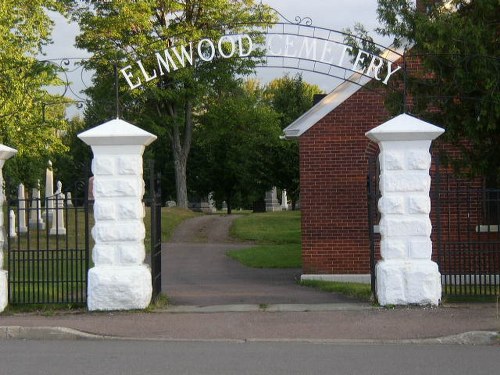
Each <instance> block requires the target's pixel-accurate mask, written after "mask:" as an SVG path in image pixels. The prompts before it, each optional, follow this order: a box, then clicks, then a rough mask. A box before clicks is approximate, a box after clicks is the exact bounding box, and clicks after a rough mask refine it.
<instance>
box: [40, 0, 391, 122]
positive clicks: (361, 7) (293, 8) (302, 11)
mask: <svg viewBox="0 0 500 375" xmlns="http://www.w3.org/2000/svg"><path fill="white" fill-rule="evenodd" d="M263 2H264V3H267V4H269V5H270V6H272V7H273V8H275V9H276V10H278V11H279V12H280V13H281V14H283V16H285V17H286V18H287V19H289V20H290V21H293V20H294V19H295V17H296V16H299V17H301V18H304V17H309V18H311V20H312V25H313V26H318V27H324V28H327V29H333V30H339V31H342V30H343V29H345V28H348V27H350V28H352V27H353V26H354V24H355V23H357V22H359V23H361V24H363V25H364V26H365V28H366V29H367V30H369V31H373V30H374V29H375V28H376V27H377V26H378V21H377V15H376V8H377V0H307V1H304V0H263ZM52 16H53V19H54V21H55V23H56V25H55V29H54V32H53V35H52V39H53V43H52V45H50V46H49V47H48V48H46V49H45V51H46V55H45V58H47V59H49V58H55V59H59V58H63V57H66V58H77V57H85V56H87V53H86V51H82V50H78V49H77V48H75V47H74V43H75V36H76V35H77V34H78V32H79V29H78V25H77V24H76V23H74V22H68V21H67V20H65V19H64V18H63V17H62V16H60V15H58V14H52ZM372 36H373V37H374V39H375V40H376V41H378V42H380V43H382V44H387V40H384V39H377V36H376V35H375V33H372ZM378 38H380V37H378ZM282 74H283V72H282V71H278V70H275V69H261V70H259V71H258V73H257V78H258V79H260V80H262V81H263V82H266V81H268V80H270V79H272V78H275V77H277V76H280V75H282ZM303 77H304V80H305V81H307V82H310V83H314V84H317V85H319V86H320V87H321V88H322V89H323V90H324V91H325V92H330V91H332V90H333V89H334V88H335V87H336V86H337V85H338V84H339V83H340V82H339V81H336V80H333V79H331V78H328V77H325V76H321V75H317V74H313V73H303ZM69 79H70V81H71V82H72V85H71V89H72V91H73V92H75V94H77V95H79V94H78V92H79V91H80V90H82V89H83V88H84V86H85V85H89V84H90V78H89V77H88V75H87V76H83V77H82V76H81V71H76V72H75V73H73V74H70V75H69ZM70 96H73V97H74V95H72V94H71V93H70ZM75 111H76V110H75V109H71V110H70V111H69V112H70V113H69V114H68V115H69V116H71V115H73V114H76V112H75Z"/></svg>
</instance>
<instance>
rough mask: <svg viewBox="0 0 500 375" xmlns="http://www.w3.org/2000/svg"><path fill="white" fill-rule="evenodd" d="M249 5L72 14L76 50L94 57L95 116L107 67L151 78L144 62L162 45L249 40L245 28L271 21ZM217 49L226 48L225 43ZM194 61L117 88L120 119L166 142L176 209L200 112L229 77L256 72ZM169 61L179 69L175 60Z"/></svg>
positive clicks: (120, 3)
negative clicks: (243, 36) (133, 67)
mask: <svg viewBox="0 0 500 375" xmlns="http://www.w3.org/2000/svg"><path fill="white" fill-rule="evenodd" d="M253 5H254V1H253V0H243V1H232V0H185V1H150V0H137V1H133V2H132V1H129V0H115V1H112V2H104V1H103V2H94V3H93V4H92V5H91V6H86V7H83V8H81V9H80V10H79V11H78V12H77V13H76V14H77V17H76V18H77V19H78V21H79V24H80V27H81V30H82V33H81V34H80V35H79V37H78V38H77V45H78V46H79V47H80V48H86V49H87V50H88V51H89V52H92V53H93V58H92V59H91V60H89V61H88V62H87V66H88V67H90V68H92V69H94V70H95V71H96V74H95V79H94V87H92V88H91V89H90V90H88V94H89V96H90V98H91V100H92V101H93V110H94V112H98V111H96V110H95V109H96V106H99V105H100V104H101V103H102V102H106V101H107V100H106V98H109V97H110V96H112V94H113V90H112V87H113V85H112V79H113V78H112V67H111V65H112V64H115V65H116V66H118V67H127V66H128V64H131V62H136V61H138V60H141V61H142V62H143V63H144V67H145V69H146V70H147V71H149V72H151V71H152V69H153V67H154V61H151V59H149V60H148V61H146V60H145V58H146V57H147V56H151V54H153V56H154V51H155V50H158V51H160V53H161V50H163V49H165V47H167V48H175V47H176V46H177V47H178V48H181V46H183V45H184V46H185V45H188V44H189V43H190V42H192V41H198V40H201V39H203V38H209V39H211V40H217V39H218V38H220V37H221V36H222V35H224V34H225V32H226V30H231V31H232V32H236V33H238V32H245V31H248V32H249V33H252V34H255V31H250V30H248V29H249V28H250V25H251V24H255V23H261V22H262V21H263V20H264V21H265V20H270V16H269V11H268V10H267V8H266V7H263V8H260V9H261V11H263V12H261V11H257V10H256V9H255V8H254V7H253ZM223 48H230V46H228V45H227V43H224V45H223ZM177 51H178V52H179V51H180V53H182V51H181V50H180V49H178V50H177ZM194 55H195V56H194V60H195V61H194V62H193V64H192V66H185V67H183V68H182V69H179V70H176V71H169V72H168V74H164V75H162V76H161V77H158V79H155V80H151V81H149V82H142V83H143V85H142V86H141V87H140V88H136V89H135V90H130V89H129V88H128V87H123V86H122V87H121V88H120V91H121V93H120V97H121V105H122V108H121V109H122V114H123V115H125V116H126V117H127V119H128V120H129V121H133V120H135V121H134V122H136V123H137V124H138V125H139V126H143V127H145V128H147V129H148V130H150V131H152V132H153V133H155V134H157V135H159V137H160V138H167V139H168V140H169V142H170V148H171V150H172V153H173V159H174V166H175V180H176V195H177V204H178V206H180V207H187V204H188V201H187V184H186V168H187V162H188V156H189V152H190V149H191V142H192V133H193V126H194V124H195V123H196V119H197V114H198V113H199V108H200V107H201V105H202V104H203V102H204V100H206V98H207V97H210V95H213V94H214V92H216V91H217V90H218V89H219V88H220V87H221V86H224V85H226V84H227V83H228V82H229V83H230V82H231V78H232V77H233V76H235V75H245V74H248V73H250V72H251V71H252V68H253V67H254V66H255V61H254V60H253V59H251V58H248V59H234V58H231V59H215V60H214V61H212V62H206V61H203V59H201V58H200V56H199V53H198V51H195V52H194ZM174 58H175V56H174ZM153 60H154V59H153ZM174 63H175V64H177V65H182V64H181V63H180V58H175V61H174ZM174 70H175V69H174ZM128 72H129V71H127V73H128ZM130 74H132V73H130ZM108 113H109V112H108ZM112 114H113V115H114V113H112Z"/></svg>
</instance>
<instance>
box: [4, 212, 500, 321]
mask: <svg viewBox="0 0 500 375" xmlns="http://www.w3.org/2000/svg"><path fill="white" fill-rule="evenodd" d="M242 213H243V214H240V215H238V214H236V215H234V217H235V220H233V221H232V225H231V226H230V228H229V235H230V238H231V239H232V240H234V241H239V242H242V243H248V244H250V246H249V247H246V248H243V249H231V248H230V247H229V250H228V251H227V252H226V253H227V256H229V257H230V258H232V259H234V260H237V261H239V262H240V263H241V264H243V265H244V266H246V267H252V268H261V269H287V268H296V269H298V268H300V267H301V265H302V261H301V244H300V211H281V212H268V213H249V212H242ZM83 215H84V213H83V212H78V214H77V215H75V216H71V215H68V216H69V217H66V218H65V220H66V227H67V229H68V230H67V235H66V236H47V234H46V232H45V231H31V232H29V233H28V234H27V235H26V234H25V235H20V236H18V238H17V239H15V241H14V243H13V244H12V245H11V246H13V247H20V248H22V247H23V246H24V245H25V243H26V242H29V241H31V242H32V243H35V242H37V243H39V244H42V246H45V245H46V246H47V247H48V246H49V244H50V246H52V247H54V246H56V247H58V246H61V248H62V249H65V250H64V251H61V252H59V253H58V254H59V255H58V256H59V258H58V259H57V262H55V263H54V262H40V260H42V261H43V259H40V258H39V255H36V253H30V254H26V256H27V257H32V258H33V259H30V260H31V262H27V263H26V264H27V265H28V266H27V267H35V265H36V264H37V263H40V264H41V265H40V266H36V267H35V268H34V270H32V271H31V274H32V277H33V278H39V277H42V278H44V277H46V278H47V279H51V276H52V274H53V273H56V274H59V275H62V276H67V275H70V276H71V275H75V274H78V273H82V272H85V270H84V267H83V266H82V262H81V261H80V260H79V258H78V256H79V255H78V254H77V252H74V251H67V250H66V249H68V248H70V247H71V246H69V247H68V246H67V244H68V243H70V244H71V243H77V242H78V237H79V236H77V235H75V232H76V231H78V230H80V231H81V228H80V226H79V224H78V223H82V222H83V221H84V217H83ZM221 215H224V214H223V213H217V214H209V215H208V216H215V217H216V216H221ZM200 216H203V214H201V213H195V212H193V211H190V210H184V209H180V208H163V209H162V242H163V243H166V242H168V241H169V240H170V239H171V238H172V236H173V233H174V231H175V229H176V228H177V227H178V226H179V225H180V224H181V223H183V222H185V221H186V220H189V219H192V218H196V217H200ZM207 219H208V218H207ZM89 221H90V223H89V225H90V228H91V227H92V226H93V219H92V215H90V217H89ZM145 227H146V240H145V245H146V252H147V254H148V255H147V256H149V251H150V233H149V232H150V210H149V209H146V217H145ZM75 228H77V229H75ZM188 228H189V227H188ZM194 231H196V229H194ZM185 235H186V234H185ZM187 235H189V234H187ZM193 235H198V236H200V235H199V233H198V234H193ZM225 235H226V236H227V234H222V236H225ZM90 241H91V243H90V249H92V246H93V243H92V239H90ZM197 241H201V242H205V241H207V240H206V238H203V236H201V237H199V238H198V239H197ZM76 247H78V245H77V246H76ZM193 256H196V255H193ZM4 259H5V260H4V267H6V266H7V265H8V256H7V254H5V256H4ZM90 262H91V263H90V265H89V266H90V267H92V261H91V260H90ZM18 272H20V273H21V274H23V273H24V272H26V274H29V273H30V272H29V271H28V270H20V271H18ZM297 282H298V283H300V284H301V285H303V286H307V287H313V288H317V289H319V290H322V291H325V292H332V293H340V294H343V295H346V296H350V297H354V298H356V299H358V300H362V301H370V300H371V298H372V296H371V290H370V286H369V285H367V284H359V283H345V282H328V281H316V280H307V281H302V282H300V281H297ZM43 285H44V284H42V287H41V289H40V290H38V291H37V293H38V294H42V295H43V294H44V293H47V294H50V293H57V292H58V291H57V290H56V291H54V289H53V287H51V285H47V290H44V287H43ZM23 287H24V286H23V285H19V286H18V288H23ZM73 288H74V293H75V294H78V293H83V288H84V284H83V283H81V282H75V283H74V285H73ZM167 292H168V291H167ZM167 300H168V296H165V295H163V296H162V298H161V299H160V300H159V301H157V303H155V304H152V305H151V306H150V308H149V309H150V310H154V309H155V308H163V307H165V305H166V304H167V303H168V302H167ZM496 300H498V297H496V298H495V297H490V298H486V297H482V298H473V297H469V298H461V299H457V298H455V299H449V298H448V299H447V300H445V302H495V301H496ZM19 302H22V301H19ZM83 307H84V306H82V305H81V304H78V303H75V304H63V305H58V304H53V305H36V304H35V305H22V304H20V305H11V306H10V307H9V308H8V309H7V311H6V313H9V312H10V313H12V312H16V311H42V312H43V313H47V314H50V313H51V312H53V311H57V310H66V309H81V308H83Z"/></svg>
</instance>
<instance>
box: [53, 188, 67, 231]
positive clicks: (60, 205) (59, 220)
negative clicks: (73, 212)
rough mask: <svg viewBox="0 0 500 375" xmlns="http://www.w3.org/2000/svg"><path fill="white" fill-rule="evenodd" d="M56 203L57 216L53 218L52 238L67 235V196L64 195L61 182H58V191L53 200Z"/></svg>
mask: <svg viewBox="0 0 500 375" xmlns="http://www.w3.org/2000/svg"><path fill="white" fill-rule="evenodd" d="M51 200H53V202H54V205H53V206H54V208H53V210H54V212H55V214H54V215H53V217H52V226H51V228H50V232H49V234H50V235H51V236H54V235H58V236H64V235H65V234H66V228H65V226H64V200H65V196H64V194H63V193H62V183H61V181H57V191H56V192H55V193H54V197H53V199H51Z"/></svg>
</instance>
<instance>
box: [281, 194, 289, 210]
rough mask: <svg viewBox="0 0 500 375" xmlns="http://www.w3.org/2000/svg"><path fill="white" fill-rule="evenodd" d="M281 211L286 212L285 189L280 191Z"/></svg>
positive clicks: (286, 199)
mask: <svg viewBox="0 0 500 375" xmlns="http://www.w3.org/2000/svg"><path fill="white" fill-rule="evenodd" d="M281 209H282V210H283V211H286V210H288V198H287V196H286V190H285V189H283V190H282V191H281Z"/></svg>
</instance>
